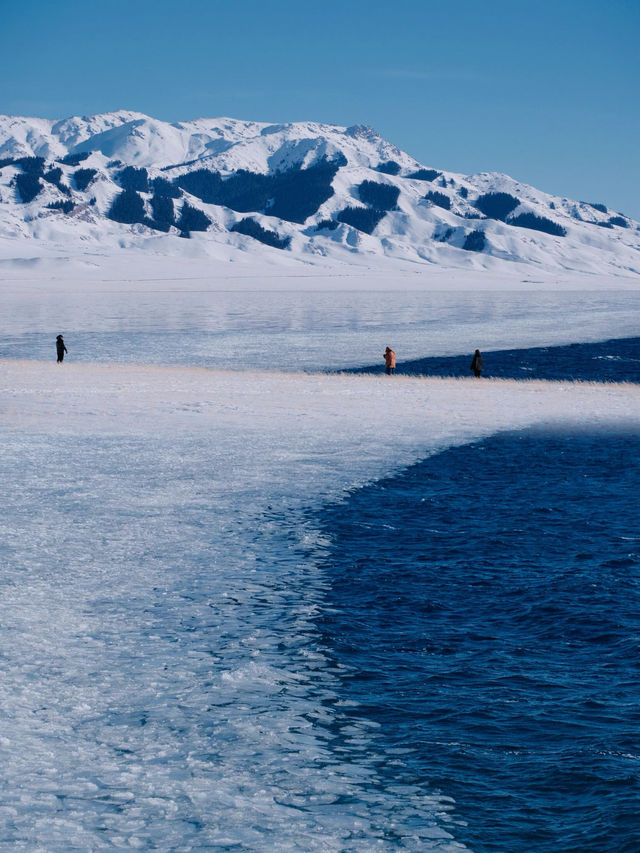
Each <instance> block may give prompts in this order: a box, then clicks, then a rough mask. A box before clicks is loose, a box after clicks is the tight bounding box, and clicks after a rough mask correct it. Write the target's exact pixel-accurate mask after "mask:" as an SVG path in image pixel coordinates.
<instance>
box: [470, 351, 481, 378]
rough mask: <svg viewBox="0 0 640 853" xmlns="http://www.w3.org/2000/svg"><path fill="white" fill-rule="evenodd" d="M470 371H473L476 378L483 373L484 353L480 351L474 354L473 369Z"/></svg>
mask: <svg viewBox="0 0 640 853" xmlns="http://www.w3.org/2000/svg"><path fill="white" fill-rule="evenodd" d="M469 369H470V370H473V375H474V376H475V377H478V376H480V374H481V373H482V353H481V352H480V350H479V349H477V350H476V351H475V352H474V354H473V359H472V361H471V367H470V368H469Z"/></svg>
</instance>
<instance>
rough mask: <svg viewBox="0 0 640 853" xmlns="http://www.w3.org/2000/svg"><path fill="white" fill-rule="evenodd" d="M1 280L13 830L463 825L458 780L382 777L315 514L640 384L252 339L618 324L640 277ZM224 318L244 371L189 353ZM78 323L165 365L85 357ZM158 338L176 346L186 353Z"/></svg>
mask: <svg viewBox="0 0 640 853" xmlns="http://www.w3.org/2000/svg"><path fill="white" fill-rule="evenodd" d="M5 287H6V293H5V296H6V297H7V300H6V301H7V306H8V314H7V317H8V320H9V323H8V325H9V327H10V329H9V338H10V343H11V347H12V348H15V347H18V346H23V345H24V346H25V347H26V345H27V344H28V343H29V342H30V343H31V344H33V346H34V352H33V353H32V354H31V356H30V359H29V360H26V359H23V360H18V359H5V360H3V361H1V362H0V385H1V389H2V391H1V399H2V415H1V424H2V427H1V428H2V441H3V449H4V452H3V455H2V459H1V460H0V466H1V477H2V482H3V484H4V486H5V492H4V494H5V496H4V499H3V501H4V503H3V513H2V517H1V518H0V530H1V536H0V542H1V545H0V549H1V550H0V554H1V556H2V565H3V570H2V572H1V573H0V583H1V584H2V596H0V626H1V631H2V637H3V645H2V648H3V652H2V679H1V681H0V713H1V714H2V718H3V726H2V730H1V733H0V755H1V758H2V768H3V770H2V774H1V778H2V806H1V812H0V815H1V820H0V826H1V829H0V848H6V849H7V850H9V849H11V850H23V851H32V850H37V849H42V850H47V851H68V850H74V849H77V850H95V849H103V848H109V847H115V848H118V847H122V848H133V849H136V848H137V849H158V850H181V851H182V850H184V851H189V850H205V849H240V850H255V851H271V850H291V851H300V852H301V853H303V851H313V850H322V851H335V852H336V853H339V851H347V850H349V851H367V853H368V851H371V850H374V849H380V850H396V849H398V850H402V849H404V850H450V851H454V850H460V849H462V848H461V846H460V845H459V844H457V843H456V841H455V836H456V832H455V817H454V815H455V812H453V813H452V812H451V808H452V804H451V802H450V801H449V799H448V798H447V796H446V793H447V792H446V791H444V792H438V791H435V790H431V789H430V788H429V786H428V784H425V783H424V781H416V784H415V785H411V786H407V785H400V784H398V785H394V784H389V782H388V774H387V773H386V772H385V773H383V772H382V770H383V768H384V769H385V771H386V770H388V765H389V760H390V758H389V756H385V755H381V754H379V752H378V751H377V749H376V747H375V746H374V744H375V743H376V740H375V738H372V736H371V726H370V725H369V724H368V721H367V720H366V715H364V714H363V715H362V718H361V722H360V723H359V724H356V725H354V723H353V717H352V716H350V718H349V722H348V723H347V718H346V717H345V716H343V715H342V710H341V709H342V700H341V697H340V689H339V688H340V672H341V670H340V662H339V661H336V660H334V659H333V658H332V657H331V655H330V654H329V651H328V650H327V649H325V648H323V646H322V643H321V641H320V635H319V632H318V630H317V628H316V619H317V618H318V615H319V614H320V613H321V612H322V608H323V601H324V591H325V590H326V587H327V584H328V583H329V579H328V578H327V577H325V576H324V575H323V574H322V572H321V571H320V570H319V568H318V564H319V562H320V560H321V558H322V555H323V553H324V548H325V546H326V543H324V542H323V540H322V538H321V537H319V535H318V533H317V531H316V529H315V527H314V512H315V510H316V509H317V508H319V507H320V506H322V505H324V504H325V503H326V502H328V501H340V500H341V499H342V498H343V497H344V496H345V495H346V494H347V493H348V491H349V490H351V489H355V488H358V487H359V486H361V485H363V484H364V483H366V482H370V481H371V480H373V479H376V478H379V477H382V476H385V475H387V474H390V473H392V472H393V471H396V470H398V469H399V468H401V467H402V466H405V465H408V464H410V463H411V462H413V461H415V460H417V459H419V458H422V457H424V456H425V455H426V454H428V453H433V452H436V451H437V450H439V449H441V448H444V447H447V446H450V445H452V444H456V443H461V442H465V441H468V440H472V439H475V438H478V437H480V436H484V435H490V434H492V433H493V432H495V431H497V430H500V429H513V428H525V427H528V426H530V425H532V424H542V423H544V424H546V425H553V424H560V423H562V424H563V425H565V426H566V425H571V424H576V425H578V424H580V425H584V424H587V425H594V426H595V425H603V424H617V425H619V426H623V425H624V426H626V427H631V428H634V429H637V428H638V426H639V425H640V386H634V385H598V384H589V383H577V384H572V383H545V382H537V381H532V382H512V381H480V382H477V381H475V380H473V379H463V380H443V379H430V380H425V379H417V378H405V377H399V376H398V377H393V378H388V377H367V376H346V375H326V374H325V375H321V374H317V373H306V374H304V373H300V372H288V373H283V372H278V371H276V370H264V369H262V370H255V369H253V368H255V367H256V364H255V353H256V352H257V351H258V350H259V348H260V346H261V345H262V344H263V343H264V347H265V350H266V352H267V354H268V361H269V363H270V364H271V363H272V361H273V354H274V353H275V352H278V351H280V352H285V353H287V354H296V353H300V352H302V351H303V349H304V344H305V341H306V342H308V343H309V347H310V349H311V350H312V352H313V355H312V357H311V358H310V359H309V361H308V363H307V364H306V366H309V367H321V366H331V365H332V364H333V366H336V365H338V366H339V365H340V364H343V363H345V362H346V361H347V359H348V357H349V354H350V353H351V354H352V355H351V362H350V363H351V364H354V363H358V362H359V361H360V362H361V363H362V361H366V360H368V359H369V358H370V356H369V353H368V350H367V352H366V353H365V352H364V348H365V342H367V343H366V345H367V347H370V349H371V352H374V351H375V352H376V353H377V352H378V351H380V352H382V349H383V348H384V345H385V344H386V343H387V342H389V343H396V340H404V341H405V346H406V348H407V350H409V351H412V352H416V353H419V354H422V355H424V354H427V353H429V352H430V347H433V348H434V349H437V348H440V350H441V351H456V350H457V348H459V347H460V346H462V338H463V337H464V338H466V337H467V335H471V330H472V329H477V328H479V326H482V327H484V328H490V329H491V335H492V336H493V337H492V340H493V341H496V342H497V341H503V342H504V344H505V345H512V344H513V343H514V340H513V338H514V337H517V338H519V337H520V336H522V335H523V334H524V329H525V328H526V317H527V316H530V317H531V318H532V324H533V329H534V330H537V331H535V334H538V333H539V334H548V335H550V336H551V337H553V336H554V335H557V336H558V337H560V338H561V337H562V335H563V334H566V333H567V332H566V330H565V329H563V325H564V324H565V323H564V321H565V320H567V318H568V322H567V323H566V325H567V326H568V328H571V329H572V330H575V332H576V334H578V329H579V327H580V325H583V326H584V328H585V329H589V330H590V331H589V334H593V335H596V334H598V329H600V330H601V334H602V335H603V336H605V337H606V336H610V334H611V330H612V329H614V328H615V327H620V326H623V325H624V324H625V323H627V322H632V321H633V317H634V316H637V315H636V314H635V312H636V310H637V303H636V302H635V295H634V294H633V293H626V294H616V293H610V294H602V295H598V294H589V295H585V294H581V295H575V296H574V297H569V296H567V299H570V302H568V303H567V302H564V303H563V302H562V299H561V296H560V295H553V294H538V296H537V297H535V298H529V299H528V300H527V299H525V300H524V301H519V297H518V298H516V297H514V298H513V299H510V298H506V297H505V298H504V299H503V298H501V297H500V296H498V295H495V296H493V297H492V298H491V299H488V298H487V300H485V301H483V300H480V301H478V302H474V301H473V300H471V301H470V300H469V298H468V297H467V296H466V295H465V294H464V293H461V294H459V295H458V296H457V297H456V298H454V297H453V296H451V295H449V296H446V297H445V296H442V295H440V296H437V297H433V299H431V297H429V298H426V297H424V294H423V297H424V298H425V303H424V304H422V303H421V302H420V299H419V297H418V296H417V295H415V296H411V297H405V296H404V295H398V296H397V299H396V302H395V304H394V302H393V300H389V304H388V305H387V304H386V302H385V299H384V298H382V297H383V296H384V294H383V295H381V294H380V293H378V294H377V295H373V296H371V295H370V296H368V297H367V296H366V294H364V295H363V294H360V296H356V295H354V294H342V295H337V296H336V295H335V294H333V295H332V296H331V297H329V296H328V295H327V294H321V295H317V296H316V297H312V298H311V299H310V301H309V303H307V304H306V305H305V302H304V300H303V299H302V298H301V297H298V296H296V295H295V294H293V295H292V294H288V295H287V294H278V293H271V294H269V295H268V297H267V296H265V295H263V297H262V298H256V297H254V296H249V295H246V294H245V295H244V296H243V295H238V298H233V297H232V296H230V295H227V296H224V297H222V298H221V299H220V300H219V301H216V300H214V299H212V298H211V294H204V295H203V294H181V295H180V296H176V295H175V294H171V295H167V294H165V295H162V294H160V293H158V294H152V293H150V292H148V291H145V292H142V293H141V292H140V290H139V288H138V287H137V286H136V287H134V288H133V290H134V291H135V292H134V293H133V294H127V293H124V292H120V293H118V292H113V291H112V292H110V293H106V294H105V293H102V294H100V293H87V294H86V295H82V293H81V292H79V291H78V289H77V288H76V287H71V288H67V289H65V288H64V287H63V286H60V288H59V289H58V291H57V292H56V293H55V294H51V293H47V285H46V283H44V284H43V285H42V287H41V290H40V293H38V292H37V288H35V289H34V287H33V286H32V287H27V288H26V289H24V290H18V289H17V288H16V289H13V290H10V289H9V287H7V286H6V285H5ZM523 299H524V297H523ZM251 300H253V302H252V301H251ZM412 300H413V301H412ZM536 300H537V301H536ZM470 304H471V306H472V308H471V309H470V308H469V305H470ZM568 305H571V306H573V308H575V313H572V312H571V311H570V310H568ZM31 309H35V310H31ZM434 312H435V314H436V316H437V318H438V321H437V322H436V320H435V318H434ZM385 316H386V318H387V320H388V321H389V326H386V327H385ZM456 317H457V318H458V321H459V323H460V327H461V328H462V330H463V332H462V333H460V328H459V327H458V324H457V323H456ZM65 318H66V322H65V324H64V326H63V327H62V328H59V326H60V324H61V323H62V322H63V321H64V320H65ZM145 318H146V319H145ZM145 324H146V325H145ZM214 327H217V328H218V331H219V332H220V334H221V338H222V340H224V341H225V344H226V345H228V347H229V350H230V352H231V353H233V354H234V359H235V361H234V367H235V370H225V369H220V367H219V366H218V367H216V368H215V369H213V368H209V369H205V368H202V367H197V366H194V365H196V364H198V361H199V358H201V355H200V356H199V355H198V353H199V349H198V348H199V347H201V346H202V341H203V336H204V335H205V334H211V333H212V332H215V328H214ZM271 328H273V329H274V331H273V332H270V329H271ZM68 329H72V330H75V333H77V336H78V340H87V341H88V340H90V339H91V336H92V335H93V336H94V337H96V338H99V339H102V340H108V341H109V347H110V357H112V356H113V355H114V354H117V353H119V352H120V351H122V350H125V351H127V352H128V353H129V359H130V360H133V359H134V358H137V357H138V356H140V359H139V360H140V361H144V360H147V361H156V362H157V363H156V364H153V365H150V364H147V365H144V364H122V363H120V364H116V363H111V364H105V363H97V362H98V361H99V360H100V358H99V355H98V354H97V352H96V351H95V349H94V350H93V351H90V352H89V353H88V355H87V356H86V358H82V359H79V358H78V360H76V355H77V350H78V347H77V341H76V340H75V339H74V332H73V331H72V332H71V333H69V332H68V331H67V330H68ZM59 331H63V332H64V333H65V338H66V339H67V344H68V346H69V350H70V353H69V357H68V360H67V361H65V363H64V364H63V365H61V366H58V365H56V364H55V363H54V362H53V360H52V358H51V353H50V352H47V356H46V358H47V359H48V360H46V361H45V360H44V351H45V347H48V348H49V349H51V350H52V349H53V343H52V342H53V339H54V337H55V334H57V333H58V332H59ZM387 333H393V336H392V339H391V340H389V341H387V337H388V334H387ZM145 335H157V336H158V337H159V338H160V339H163V338H164V340H165V341H166V339H167V337H169V339H170V340H172V341H175V348H176V349H177V348H178V342H181V345H182V346H183V347H184V350H185V353H183V355H182V356H181V357H182V359H183V363H182V365H177V364H174V365H169V366H167V365H166V364H162V363H161V361H162V354H163V352H167V350H166V349H165V350H162V347H160V348H159V349H158V350H155V351H154V350H153V348H152V347H149V348H148V349H147V347H148V344H149V338H148V337H147V338H145V337H144V336H145ZM83 336H84V337H83ZM136 336H138V337H136ZM174 336H175V337H174ZM199 336H200V337H199ZM234 336H236V337H237V339H241V340H242V341H243V342H244V343H245V344H246V342H247V341H249V340H253V347H248V346H246V345H240V344H239V343H238V342H237V340H236V339H235V338H234ZM402 336H404V337H402ZM41 339H42V340H43V342H42V344H40V343H37V347H39V346H42V350H40V349H37V347H36V342H38V341H39V340H41ZM234 340H236V342H235V343H234ZM427 341H428V343H427ZM545 342H550V341H549V340H548V338H547V339H546V340H545ZM381 345H382V346H381ZM127 347H128V348H129V349H128V350H127V349H126V348H127ZM411 347H413V350H411V349H410V348H411ZM447 348H448V349H447ZM356 350H357V351H358V352H359V353H362V355H361V356H359V355H356V354H355V351H356ZM145 352H146V353H147V358H146V359H143V358H142V355H141V354H144V353H145ZM331 353H339V355H338V356H334V355H331ZM14 354H15V353H14ZM39 355H42V357H43V360H38V359H37V358H36V356H39ZM407 355H408V353H407ZM325 356H326V357H325ZM243 359H244V360H243ZM331 359H334V360H333V362H332V361H331ZM167 360H169V358H167ZM175 360H176V361H177V360H178V359H175ZM260 366H261V367H262V366H263V365H260ZM278 366H280V365H278V364H274V365H273V367H278ZM282 366H283V367H286V368H287V369H288V370H290V369H291V366H292V365H291V364H290V363H287V364H286V365H282ZM392 758H397V756H395V757H392ZM385 780H386V781H385Z"/></svg>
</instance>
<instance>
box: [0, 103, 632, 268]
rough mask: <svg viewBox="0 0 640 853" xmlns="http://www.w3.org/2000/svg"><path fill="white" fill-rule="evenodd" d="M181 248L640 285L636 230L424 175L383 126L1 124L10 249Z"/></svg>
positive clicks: (2, 200)
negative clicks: (582, 275)
mask: <svg viewBox="0 0 640 853" xmlns="http://www.w3.org/2000/svg"><path fill="white" fill-rule="evenodd" d="M179 236H182V237H186V236H190V237H192V238H197V240H198V241H199V243H200V245H201V247H202V250H203V251H205V252H207V251H209V252H212V253H219V251H220V249H221V247H226V249H225V251H226V252H228V253H231V254H233V253H236V254H238V253H240V254H242V253H250V254H260V255H264V254H265V253H267V254H270V255H271V256H277V255H279V254H280V256H281V257H284V255H282V252H283V251H284V252H286V253H287V255H288V256H292V257H295V258H297V259H298V260H300V261H304V262H306V263H308V262H311V263H315V264H322V263H323V262H324V260H325V259H328V260H331V259H342V260H343V261H345V262H353V261H354V260H355V259H356V258H369V259H372V260H373V259H374V258H375V257H376V256H378V257H380V258H382V257H385V258H386V259H387V260H388V261H389V262H391V263H398V264H400V265H402V264H405V265H406V264H407V263H412V264H432V265H434V264H435V265H439V266H444V267H447V266H448V267H469V266H471V267H474V268H478V267H480V268H484V269H497V268H499V267H501V266H504V265H505V264H506V265H513V264H514V263H516V264H527V265H530V266H533V267H535V268H537V269H543V268H544V269H551V270H554V269H557V270H566V269H575V270H580V271H582V272H588V273H602V272H605V273H606V274H608V275H620V276H629V275H640V230H639V226H638V224H637V223H636V222H634V221H633V220H631V219H629V218H628V217H625V216H623V215H622V214H617V213H615V212H614V211H610V210H608V208H607V207H606V205H604V204H587V203H585V202H578V201H571V200H569V199H566V198H560V197H556V196H552V195H550V194H548V193H544V192H541V191H539V190H537V189H535V188H534V187H531V186H528V185H526V184H523V183H521V182H518V181H517V180H515V179H513V178H511V177H509V176H507V175H503V174H499V173H496V172H481V173H478V174H476V175H469V176H465V175H459V174H455V173H451V172H448V171H446V170H444V169H438V168H434V167H432V166H428V165H423V164H421V163H419V162H418V161H416V160H415V159H414V158H413V157H411V156H410V155H408V154H407V153H406V152H404V151H402V150H401V149H399V148H397V147H396V146H395V145H393V144H392V143H391V142H389V141H387V140H385V139H384V138H383V137H382V136H380V134H379V133H378V132H377V131H376V130H374V129H373V128H371V127H369V126H367V125H361V124H358V125H352V126H351V127H346V128H345V127H337V126H334V125H327V124H322V123H317V122H310V121H307V122H289V123H284V124H282V123H281V124H277V123H276V124H274V123H268V122H255V121H245V120H240V119H233V118H228V117H222V118H200V119H194V120H190V121H180V122H171V123H169V122H164V121H160V120H158V119H154V118H152V117H150V116H147V115H144V114H143V113H139V112H135V111H130V110H117V111H115V112H110V113H98V114H95V115H89V116H72V117H70V118H67V119H62V120H59V121H52V120H48V119H37V118H36V119H30V118H21V117H15V116H0V237H4V238H7V239H8V240H13V239H29V240H33V241H37V242H39V244H41V245H43V244H45V243H46V244H47V245H57V244H58V242H60V243H61V244H64V246H65V247H68V246H69V245H71V244H77V245H78V246H79V247H80V249H82V250H84V249H86V247H87V246H88V245H91V244H93V243H94V244H95V245H96V247H97V246H100V247H104V246H105V245H107V246H108V245H112V246H114V247H117V246H122V245H123V244H124V243H126V244H128V245H135V246H137V247H138V248H141V249H144V248H145V247H147V246H148V247H151V246H152V247H153V251H154V252H157V251H166V252H172V253H175V252H178V253H180V252H182V251H184V247H185V246H186V243H185V241H183V240H178V241H176V239H175V238H176V237H179Z"/></svg>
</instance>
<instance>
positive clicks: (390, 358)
mask: <svg viewBox="0 0 640 853" xmlns="http://www.w3.org/2000/svg"><path fill="white" fill-rule="evenodd" d="M382 357H383V358H384V363H385V365H386V368H387V376H390V375H391V374H392V373H395V372H396V354H395V352H394V351H393V350H392V349H391V347H387V348H386V350H385V351H384V353H383V356H382Z"/></svg>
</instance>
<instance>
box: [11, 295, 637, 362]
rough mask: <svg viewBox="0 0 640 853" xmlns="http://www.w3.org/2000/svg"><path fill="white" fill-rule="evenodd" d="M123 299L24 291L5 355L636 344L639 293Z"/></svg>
mask: <svg viewBox="0 0 640 853" xmlns="http://www.w3.org/2000/svg"><path fill="white" fill-rule="evenodd" d="M164 287H165V286H164V285H163V284H162V283H158V284H148V283H145V284H144V285H142V284H139V285H137V286H136V287H131V288H130V289H123V290H122V291H114V290H113V289H109V290H102V291H101V290H100V289H99V284H92V285H91V286H90V287H89V286H87V288H86V289H80V288H79V287H78V286H74V287H73V288H69V289H65V287H64V286H63V285H61V284H60V283H57V282H56V283H55V284H54V286H46V285H41V286H40V287H38V288H33V287H30V286H27V285H25V286H16V287H13V288H12V289H11V290H10V291H9V292H7V293H6V294H4V296H3V309H4V322H3V335H2V338H1V339H0V358H27V359H42V360H47V359H49V358H51V356H52V353H53V352H54V340H55V337H56V335H57V334H59V333H62V334H63V335H64V338H65V341H66V342H67V346H68V348H69V357H70V358H71V359H72V360H74V361H89V362H126V363H133V364H165V365H169V364H171V365H198V366H202V367H220V368H231V369H238V368H240V369H242V368H250V369H271V368H273V369H276V370H288V371H291V370H322V369H325V368H330V369H336V368H347V367H354V366H360V365H368V364H372V363H376V362H377V361H381V353H382V351H383V350H384V347H385V346H386V345H387V344H389V345H391V346H392V347H393V348H394V349H395V350H396V352H397V353H398V357H399V358H401V359H403V360H408V359H418V358H423V357H426V356H434V355H443V356H449V355H458V354H466V353H472V352H473V350H474V349H475V348H476V347H479V348H481V349H483V350H489V349H514V348H518V349H519V348H525V347H536V346H543V345H544V346H546V345H553V344H569V343H574V342H579V341H598V340H603V339H607V338H622V337H633V336H635V335H636V334H637V333H638V329H640V295H639V294H638V293H636V292H634V291H615V290H612V291H605V292H596V291H584V292H580V291H566V290H565V291H561V292H551V291H531V292H529V293H527V292H517V293H513V292H482V291H478V292H471V291H469V292H464V291H452V292H446V291H394V292H387V293H385V292H379V291H378V292H362V291H345V292H340V291H334V292H323V291H307V292H304V293H295V292H290V291H281V292H264V291H260V290H256V291H226V292H225V291H202V290H197V291H193V290H189V289H182V290H180V291H176V290H166V289H163V288H164Z"/></svg>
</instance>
